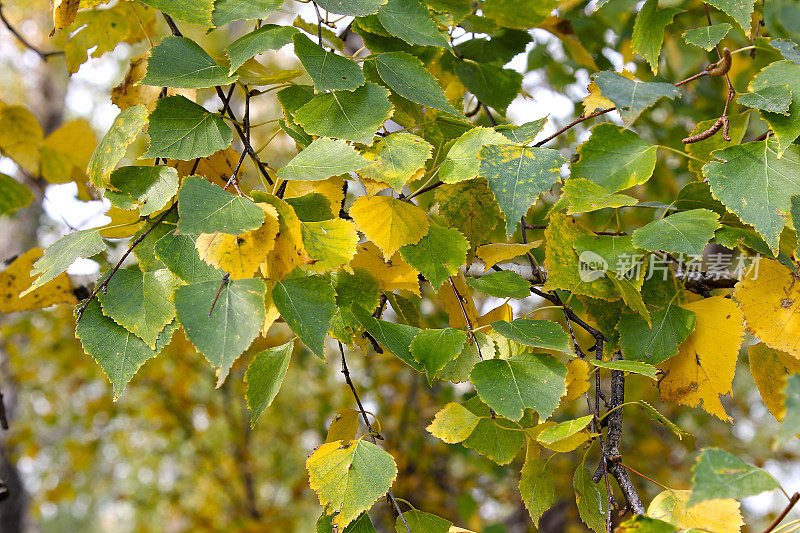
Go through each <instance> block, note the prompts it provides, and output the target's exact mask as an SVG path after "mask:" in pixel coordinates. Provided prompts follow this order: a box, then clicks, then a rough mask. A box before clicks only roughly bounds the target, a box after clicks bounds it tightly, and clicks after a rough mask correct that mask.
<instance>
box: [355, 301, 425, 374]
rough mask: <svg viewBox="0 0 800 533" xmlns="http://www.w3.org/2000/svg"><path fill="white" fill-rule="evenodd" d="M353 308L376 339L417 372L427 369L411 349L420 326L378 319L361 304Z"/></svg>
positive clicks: (360, 320) (359, 319) (357, 317)
mask: <svg viewBox="0 0 800 533" xmlns="http://www.w3.org/2000/svg"><path fill="white" fill-rule="evenodd" d="M351 309H352V312H353V316H355V318H356V320H358V321H359V322H360V323H361V325H362V326H363V327H364V329H365V330H367V333H369V334H370V335H372V337H373V338H374V339H375V340H376V341H378V342H379V343H380V344H381V345H383V346H384V347H386V349H387V350H389V351H390V352H391V353H393V354H394V355H396V356H397V357H398V358H399V359H400V360H401V361H403V362H404V363H406V364H407V365H408V366H410V367H411V368H413V369H414V370H416V371H417V372H423V371H424V370H425V366H424V365H422V364H421V363H419V362H418V361H416V360H415V359H414V356H413V355H411V351H410V349H409V348H410V346H411V341H412V340H413V339H414V337H416V336H417V334H418V333H419V332H420V329H419V328H415V327H414V326H407V325H405V324H395V323H393V322H387V321H385V320H378V319H376V318H375V317H373V316H372V315H371V314H370V312H369V311H365V310H364V308H363V307H361V306H359V305H353V306H352V308H351Z"/></svg>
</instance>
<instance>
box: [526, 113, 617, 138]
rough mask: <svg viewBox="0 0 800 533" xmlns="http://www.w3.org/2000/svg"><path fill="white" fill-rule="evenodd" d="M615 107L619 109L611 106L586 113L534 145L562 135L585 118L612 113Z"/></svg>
mask: <svg viewBox="0 0 800 533" xmlns="http://www.w3.org/2000/svg"><path fill="white" fill-rule="evenodd" d="M615 109H617V108H616V107H609V108H606V109H601V110H600V111H595V112H594V113H590V114H588V115H586V116H585V117H584V116H581V117H578V118H576V119H575V120H573V121H572V122H570V123H569V124H567V125H566V126H564V127H563V128H561V129H560V130H558V131H557V132H555V133H554V134H552V135H550V136H549V137H547V138H545V139H543V140H541V141H539V142H538V143H536V144H534V145H533V146H537V147H538V146H542V145H543V144H545V143H546V142H549V141H552V140H553V139H555V138H556V137H558V136H559V135H561V134H562V133H564V132H565V131H567V130H569V129H571V128H574V127H575V126H577V125H578V124H580V123H581V122H583V121H584V120H589V119H590V118H594V117H599V116H600V115H605V114H606V113H610V112H611V111H614V110H615Z"/></svg>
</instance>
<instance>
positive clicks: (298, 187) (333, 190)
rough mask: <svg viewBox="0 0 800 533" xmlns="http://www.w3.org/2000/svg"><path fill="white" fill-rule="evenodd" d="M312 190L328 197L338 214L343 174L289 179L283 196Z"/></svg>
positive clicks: (291, 195) (295, 196) (342, 191)
mask: <svg viewBox="0 0 800 533" xmlns="http://www.w3.org/2000/svg"><path fill="white" fill-rule="evenodd" d="M234 163H235V162H234ZM312 192H316V193H319V194H321V195H322V196H324V197H325V198H327V199H328V201H329V202H330V203H331V210H332V211H333V213H334V214H336V213H338V212H339V208H340V206H341V205H342V200H344V180H343V179H342V178H341V176H333V177H331V178H328V179H326V180H322V181H300V180H289V183H288V185H286V191H285V192H284V194H283V197H284V198H297V197H299V196H305V195H306V194H309V193H312Z"/></svg>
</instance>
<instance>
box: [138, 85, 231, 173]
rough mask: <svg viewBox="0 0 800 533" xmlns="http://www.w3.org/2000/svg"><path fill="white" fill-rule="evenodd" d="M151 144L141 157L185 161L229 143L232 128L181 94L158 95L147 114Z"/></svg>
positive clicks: (205, 154) (210, 153) (204, 154)
mask: <svg viewBox="0 0 800 533" xmlns="http://www.w3.org/2000/svg"><path fill="white" fill-rule="evenodd" d="M147 133H148V134H149V135H150V148H149V149H148V150H147V152H146V153H145V154H144V155H142V157H145V158H147V157H169V158H171V159H181V160H183V161H188V160H190V159H195V158H198V157H208V156H210V155H212V154H213V153H214V152H217V151H219V150H223V149H225V148H227V147H228V146H230V144H231V141H232V140H233V132H232V131H231V129H230V127H228V125H227V124H225V121H224V120H222V119H221V118H220V117H219V116H217V115H215V114H213V113H209V112H208V111H206V110H205V109H204V108H203V107H202V106H199V105H197V104H195V103H194V102H192V101H191V100H189V99H188V98H186V97H184V96H180V95H178V96H168V97H167V98H161V99H160V100H159V101H158V104H156V108H155V110H154V111H153V112H152V113H151V114H150V126H149V127H148V129H147Z"/></svg>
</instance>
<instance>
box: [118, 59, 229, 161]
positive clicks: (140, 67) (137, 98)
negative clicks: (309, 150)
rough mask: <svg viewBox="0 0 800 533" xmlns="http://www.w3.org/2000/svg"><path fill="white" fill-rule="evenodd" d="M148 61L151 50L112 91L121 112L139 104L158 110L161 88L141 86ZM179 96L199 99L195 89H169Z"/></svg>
mask: <svg viewBox="0 0 800 533" xmlns="http://www.w3.org/2000/svg"><path fill="white" fill-rule="evenodd" d="M148 59H150V51H149V50H148V51H147V52H145V53H143V54H139V55H138V56H136V57H134V58H133V59H131V63H130V65H128V72H126V73H125V78H124V79H123V80H122V82H121V83H120V84H119V85H117V86H116V87H114V88H113V89H111V103H112V104H114V105H115V106H117V107H118V108H120V110H123V111H124V110H125V109H128V108H129V107H133V106H135V105H137V104H144V106H145V107H147V110H148V111H150V112H152V111H153V109H155V108H156V102H157V101H158V96H159V94H160V93H161V87H153V86H150V85H139V81H140V80H141V79H142V78H144V75H145V74H146V73H147V60H148ZM177 94H180V95H183V96H185V97H186V98H188V99H189V100H192V101H194V100H195V98H197V90H195V89H176V88H173V87H169V88H167V96H175V95H177ZM212 157H213V156H212ZM237 160H238V156H237ZM192 163H193V161H190V162H189V164H192ZM233 164H234V165H235V164H236V161H234V163H233ZM190 168H191V167H190Z"/></svg>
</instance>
